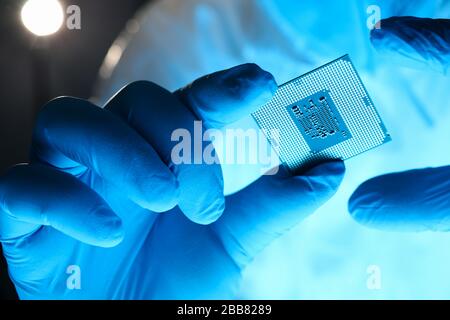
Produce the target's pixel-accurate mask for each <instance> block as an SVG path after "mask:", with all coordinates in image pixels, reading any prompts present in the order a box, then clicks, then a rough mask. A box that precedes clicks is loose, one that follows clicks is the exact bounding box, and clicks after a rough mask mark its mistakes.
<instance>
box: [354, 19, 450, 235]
mask: <svg viewBox="0 0 450 320" xmlns="http://www.w3.org/2000/svg"><path fill="white" fill-rule="evenodd" d="M371 40H372V43H373V44H374V46H375V47H376V48H378V49H380V50H385V51H390V52H392V53H394V54H400V55H403V56H405V57H407V58H410V59H412V60H414V61H416V62H420V63H422V64H424V63H428V64H429V66H430V67H431V68H433V69H436V70H440V71H442V72H444V73H446V72H447V71H448V69H449V66H450V20H445V19H425V18H414V17H393V18H389V19H386V20H382V21H381V29H379V30H376V29H375V30H374V31H372V34H371ZM443 103H444V104H445V103H448V100H446V101H443ZM445 143H446V142H443V147H445ZM348 206H349V211H350V213H351V215H352V216H353V218H354V219H355V220H356V221H358V222H360V223H362V224H364V225H367V226H369V227H373V228H378V229H383V230H395V231H401V230H403V231H423V230H434V231H449V230H450V166H445V167H440V168H425V169H418V170H411V171H406V172H400V173H392V174H387V175H383V176H379V177H376V178H373V179H371V180H368V181H366V182H364V183H363V184H362V185H361V186H359V187H358V188H357V190H356V191H355V192H354V193H353V195H352V196H351V198H350V200H349V205H348Z"/></svg>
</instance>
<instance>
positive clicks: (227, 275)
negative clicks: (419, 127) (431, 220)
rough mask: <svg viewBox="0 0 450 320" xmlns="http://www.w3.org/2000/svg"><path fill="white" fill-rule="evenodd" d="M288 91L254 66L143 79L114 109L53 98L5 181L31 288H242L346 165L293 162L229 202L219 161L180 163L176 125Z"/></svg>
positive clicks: (52, 294)
mask: <svg viewBox="0 0 450 320" xmlns="http://www.w3.org/2000/svg"><path fill="white" fill-rule="evenodd" d="M275 90H276V83H275V81H274V79H273V77H272V75H271V74H269V73H267V72H265V71H263V70H261V69H260V68H259V67H258V66H256V65H254V64H245V65H241V66H238V67H235V68H232V69H229V70H225V71H221V72H217V73H214V74H211V75H209V76H206V77H203V78H200V79H198V80H196V81H194V82H193V83H192V84H191V85H189V86H187V87H185V88H183V89H180V90H178V91H177V92H175V93H170V92H168V91H166V90H165V89H163V88H161V87H159V86H157V85H156V84H153V83H150V82H144V81H141V82H135V83H132V84H130V85H128V86H127V87H125V88H124V89H122V90H121V91H120V92H119V93H117V94H116V95H115V96H114V97H113V98H112V99H111V100H110V101H109V102H108V103H107V104H106V106H105V108H103V109H102V108H98V107H96V106H94V105H92V104H91V103H89V102H88V101H85V100H81V99H75V98H69V97H63V98H58V99H56V100H53V101H51V102H49V103H48V104H47V105H46V106H45V108H44V109H43V110H42V111H41V113H40V115H39V118H38V121H37V125H36V128H35V132H34V136H33V142H32V161H31V163H30V164H23V165H18V166H16V167H14V168H12V169H10V170H9V172H8V173H7V174H6V175H5V176H3V177H2V178H1V179H0V239H1V242H2V245H3V250H4V254H5V257H6V259H7V262H8V267H9V272H10V276H11V278H12V280H13V282H14V284H15V286H16V288H17V291H18V293H19V296H20V297H21V298H55V299H60V298H66V299H78V298H83V299H89V298H97V299H104V298H108V299H109V298H115V299H131V298H133V299H139V298H145V299H153V298H182V299H191V298H208V299H211V298H231V297H233V295H234V293H235V292H236V289H237V285H238V284H239V280H240V273H241V271H242V269H243V268H244V267H245V266H246V265H247V264H248V263H249V262H250V261H251V260H252V258H253V257H254V256H255V255H256V254H257V253H258V252H260V251H261V250H262V249H263V248H264V247H265V246H267V245H268V244H269V243H270V242H271V241H272V240H273V239H275V238H276V237H278V236H279V235H281V234H283V233H284V232H286V231H287V230H289V229H290V228H292V227H293V226H295V225H296V224H297V223H299V222H300V221H301V220H302V219H304V218H305V217H306V216H307V215H309V214H310V213H312V212H314V211H315V210H316V209H317V208H318V207H319V206H321V205H322V204H323V203H324V202H325V201H327V199H328V198H330V197H331V196H332V195H333V194H334V193H335V191H336V189H337V187H338V185H339V184H340V182H341V179H342V176H343V173H344V166H343V163H342V162H338V161H337V162H329V163H324V164H322V165H319V166H317V167H315V168H313V169H311V170H310V171H308V172H306V173H304V174H303V175H300V176H288V174H287V173H286V172H284V171H283V170H280V171H279V172H278V173H277V175H274V176H269V175H267V176H262V177H261V178H260V179H259V180H257V181H256V182H254V183H253V184H251V185H250V186H248V187H247V188H245V189H243V190H242V191H240V192H238V193H235V194H233V195H231V196H227V197H226V198H225V197H224V196H223V190H222V188H223V181H222V176H221V170H220V165H219V164H174V163H173V162H172V161H171V150H172V148H173V146H174V144H175V143H177V142H174V141H171V134H172V132H173V131H174V130H175V129H177V128H186V129H188V130H189V131H190V132H191V133H192V131H193V130H194V129H193V121H194V120H196V119H201V120H203V121H204V124H206V126H207V127H209V128H220V127H221V126H223V125H226V124H227V123H230V122H233V121H235V120H237V119H239V118H241V117H242V116H244V115H248V114H249V113H251V112H253V111H254V110H255V109H257V108H259V107H260V106H261V105H262V104H264V103H265V102H267V101H268V100H269V99H271V97H272V95H273V93H274V91H275ZM206 148H208V144H206V145H205V146H203V148H202V150H200V152H202V151H204V150H205V149H206ZM197 152H198V150H197Z"/></svg>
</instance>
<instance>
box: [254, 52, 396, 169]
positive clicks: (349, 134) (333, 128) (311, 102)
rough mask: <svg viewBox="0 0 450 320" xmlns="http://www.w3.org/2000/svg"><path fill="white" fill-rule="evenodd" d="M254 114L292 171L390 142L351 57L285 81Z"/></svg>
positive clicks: (345, 57)
mask: <svg viewBox="0 0 450 320" xmlns="http://www.w3.org/2000/svg"><path fill="white" fill-rule="evenodd" d="M253 117H254V119H255V120H256V122H257V123H258V125H259V127H260V128H261V129H263V132H265V133H266V136H267V139H268V140H269V142H270V143H271V144H272V146H273V147H274V149H275V150H276V151H277V153H278V155H279V157H280V160H281V162H282V163H284V164H285V165H286V166H287V167H288V168H289V169H290V170H292V171H298V170H300V169H302V168H308V167H310V166H313V165H315V164H316V163H319V162H322V161H326V160H332V159H341V160H346V159H349V158H351V157H353V156H356V155H358V154H360V153H362V152H365V151H367V150H369V149H372V148H375V147H377V146H380V145H382V144H383V143H386V142H388V141H390V140H391V138H390V135H389V134H388V132H387V130H386V127H385V126H384V124H383V122H382V120H381V118H380V116H379V114H378V112H377V110H376V109H375V106H374V104H373V102H372V100H371V99H370V97H369V94H368V93H367V90H366V88H365V87H364V84H363V83H362V81H361V78H360V77H359V75H358V73H357V72H356V70H355V67H354V66H353V64H352V62H351V60H350V57H349V56H348V55H345V56H343V57H341V58H339V59H337V60H334V61H332V62H330V63H327V64H325V65H323V66H321V67H319V68H317V69H314V70H313V71H310V72H308V73H306V74H304V75H302V76H300V77H298V78H295V79H293V80H291V81H289V82H287V83H285V84H283V85H281V86H280V87H279V88H278V90H277V92H276V93H275V96H274V97H273V98H272V100H271V101H269V102H268V103H267V104H266V105H264V106H263V107H262V108H261V109H259V110H258V111H256V112H254V113H253ZM270 132H272V133H273V132H277V134H268V133H270Z"/></svg>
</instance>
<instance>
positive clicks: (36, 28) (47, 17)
mask: <svg viewBox="0 0 450 320" xmlns="http://www.w3.org/2000/svg"><path fill="white" fill-rule="evenodd" d="M21 17H22V22H23V24H24V25H25V27H26V28H27V29H28V30H30V31H31V32H32V33H34V34H35V35H37V36H48V35H50V34H52V33H55V32H56V31H58V30H59V28H61V25H62V24H63V20H64V11H63V8H62V6H61V4H60V3H59V2H58V1H57V0H28V1H27V2H26V3H25V4H24V6H23V8H22V12H21Z"/></svg>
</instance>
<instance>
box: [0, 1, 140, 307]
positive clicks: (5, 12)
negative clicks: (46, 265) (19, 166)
mask: <svg viewBox="0 0 450 320" xmlns="http://www.w3.org/2000/svg"><path fill="white" fill-rule="evenodd" d="M24 2H25V1H23V0H1V1H0V43H1V50H0V79H1V86H0V101H1V105H0V173H2V172H4V171H5V170H6V169H7V168H8V167H10V166H11V165H13V164H15V163H19V162H27V161H28V148H29V144H30V140H31V132H32V128H33V123H34V119H35V116H36V113H37V111H38V110H39V108H40V107H41V106H42V104H43V103H45V102H46V101H47V100H48V99H50V98H53V97H56V96H60V95H71V96H77V97H81V98H89V97H90V96H91V94H92V90H93V85H94V83H95V81H96V79H97V74H98V69H99V67H100V65H101V63H102V61H103V58H104V57H105V55H106V53H107V51H108V49H109V46H110V45H111V44H112V42H113V41H114V39H115V38H116V37H117V35H118V34H119V33H120V31H121V30H122V28H123V27H124V26H125V24H126V22H127V20H128V19H129V18H131V17H132V16H133V14H134V13H135V12H136V10H137V9H138V8H139V7H140V6H142V5H143V4H144V3H147V2H148V1H147V0H126V1H124V0H94V1H93V0H62V1H61V3H62V5H63V7H64V8H66V7H67V6H68V5H72V4H75V5H78V6H79V7H80V8H81V30H67V29H66V28H65V25H63V26H62V27H61V29H60V31H59V32H58V33H56V34H54V35H52V36H49V37H45V38H37V37H34V36H33V35H32V34H31V33H30V32H29V31H28V30H26V29H25V27H24V26H23V25H22V22H21V21H20V10H21V8H22V5H23V3H24ZM16 298H17V295H16V293H15V290H14V287H13V286H12V284H11V282H10V280H9V278H8V273H7V268H6V264H5V261H4V259H3V255H1V261H0V299H16Z"/></svg>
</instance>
